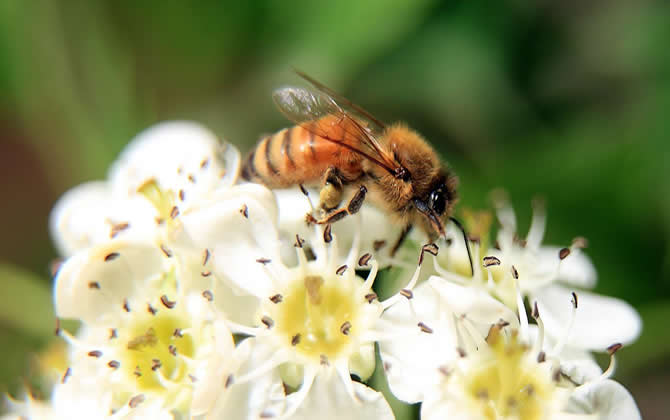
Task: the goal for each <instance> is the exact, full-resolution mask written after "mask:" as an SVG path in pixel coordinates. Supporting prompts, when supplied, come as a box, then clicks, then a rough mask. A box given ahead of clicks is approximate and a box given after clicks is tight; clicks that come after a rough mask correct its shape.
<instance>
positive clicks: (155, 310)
mask: <svg viewBox="0 0 670 420" xmlns="http://www.w3.org/2000/svg"><path fill="white" fill-rule="evenodd" d="M147 311H149V313H150V314H151V315H156V313H157V312H158V309H156V308H154V307H153V306H151V304H150V303H147Z"/></svg>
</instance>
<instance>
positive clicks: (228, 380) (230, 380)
mask: <svg viewBox="0 0 670 420" xmlns="http://www.w3.org/2000/svg"><path fill="white" fill-rule="evenodd" d="M233 382H235V377H234V376H233V374H232V373H231V374H230V375H228V377H227V378H226V383H225V384H224V385H223V387H224V388H228V387H230V386H231V385H232V384H233Z"/></svg>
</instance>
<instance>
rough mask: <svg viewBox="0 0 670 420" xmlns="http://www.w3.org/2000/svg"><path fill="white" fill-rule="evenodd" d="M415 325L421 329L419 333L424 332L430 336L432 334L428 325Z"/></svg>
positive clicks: (421, 323) (420, 323)
mask: <svg viewBox="0 0 670 420" xmlns="http://www.w3.org/2000/svg"><path fill="white" fill-rule="evenodd" d="M416 325H417V326H418V327H419V328H420V329H421V332H425V333H426V334H432V333H433V329H432V328H430V327H429V326H428V325H426V324H424V323H423V322H419V323H418V324H416Z"/></svg>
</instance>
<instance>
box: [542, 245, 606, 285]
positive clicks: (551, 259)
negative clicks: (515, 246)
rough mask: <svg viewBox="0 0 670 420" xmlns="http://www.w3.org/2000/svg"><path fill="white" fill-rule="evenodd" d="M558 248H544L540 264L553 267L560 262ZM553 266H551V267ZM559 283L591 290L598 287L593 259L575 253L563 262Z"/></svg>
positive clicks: (583, 254)
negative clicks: (543, 263)
mask: <svg viewBox="0 0 670 420" xmlns="http://www.w3.org/2000/svg"><path fill="white" fill-rule="evenodd" d="M559 251H560V248H558V247H548V246H547V247H542V248H540V252H539V254H538V257H539V259H540V263H542V262H545V264H546V265H547V266H548V267H553V266H554V265H555V264H556V263H555V261H557V260H558V252H559ZM550 264H551V265H550ZM557 280H558V281H561V282H564V283H567V284H570V285H573V286H577V287H582V288H586V289H590V288H592V287H594V286H595V285H596V281H597V280H598V275H597V273H596V268H595V267H594V266H593V263H592V262H591V259H590V258H589V257H588V256H587V255H586V254H585V253H584V252H583V251H580V250H576V251H573V252H572V253H571V254H570V255H568V257H567V258H566V259H564V260H563V261H561V265H560V268H559V270H558V277H557Z"/></svg>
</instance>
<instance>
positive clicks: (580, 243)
mask: <svg viewBox="0 0 670 420" xmlns="http://www.w3.org/2000/svg"><path fill="white" fill-rule="evenodd" d="M588 246H589V241H588V239H586V238H585V237H583V236H578V237H576V238H575V239H573V240H572V247H573V248H579V249H584V248H587V247H588Z"/></svg>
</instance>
